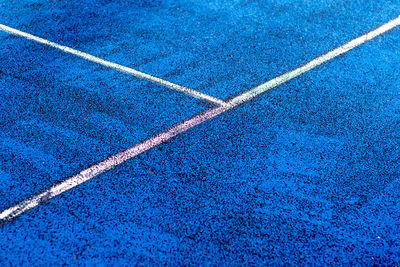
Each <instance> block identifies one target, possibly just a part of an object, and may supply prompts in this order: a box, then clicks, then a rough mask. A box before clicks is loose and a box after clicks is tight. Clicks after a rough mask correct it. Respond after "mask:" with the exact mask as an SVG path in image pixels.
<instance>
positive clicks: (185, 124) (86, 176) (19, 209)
mask: <svg viewBox="0 0 400 267" xmlns="http://www.w3.org/2000/svg"><path fill="white" fill-rule="evenodd" d="M399 25H400V16H399V17H398V18H396V19H394V20H391V21H389V22H387V23H385V24H383V25H382V26H380V27H378V28H376V29H375V30H373V31H370V32H368V33H366V34H364V35H362V36H360V37H358V38H356V39H354V40H352V41H350V42H348V43H345V44H344V45H341V46H339V47H338V48H336V49H333V50H331V51H330V52H328V53H326V54H323V55H321V56H319V57H317V58H315V59H313V60H311V61H309V62H308V63H307V64H305V65H303V66H300V67H298V68H296V69H294V70H292V71H289V72H287V73H285V74H283V75H281V76H279V77H277V78H274V79H272V80H271V81H268V82H266V83H263V84H261V85H259V86H257V87H255V88H253V89H251V90H249V91H247V92H245V93H243V94H241V95H239V96H237V97H235V98H233V99H231V100H230V101H229V102H228V103H229V104H230V106H226V107H221V106H220V107H213V108H210V109H208V110H206V111H203V112H201V113H198V114H196V115H194V116H193V117H190V118H188V119H186V120H184V121H182V122H179V123H177V124H175V125H174V126H172V127H171V128H169V129H167V130H165V131H163V132H161V133H159V134H157V135H154V136H153V137H151V138H149V139H147V140H145V141H144V142H142V143H139V144H137V145H135V146H133V147H131V148H129V149H127V150H125V151H122V152H120V153H118V154H115V155H114V156H111V157H109V158H107V159H105V160H103V161H101V162H100V163H97V164H95V165H93V166H91V167H89V168H87V169H85V170H83V171H81V172H80V173H78V174H76V175H74V176H72V177H70V178H67V179H66V180H64V181H62V182H60V183H58V184H55V185H53V186H52V187H50V188H48V189H47V190H45V191H43V192H42V193H39V194H36V195H33V196H32V197H30V198H28V199H25V200H23V201H21V202H19V203H17V204H15V205H13V206H11V207H9V208H8V209H5V210H3V211H2V212H1V213H0V220H1V221H0V222H7V221H9V220H11V219H13V218H14V217H16V216H18V215H19V214H21V213H24V212H25V211H27V210H29V209H32V208H33V207H36V206H37V205H39V204H40V203H42V202H44V201H47V200H48V199H51V198H53V197H55V196H57V195H60V194H62V193H63V192H65V191H68V190H70V189H72V188H74V187H76V186H78V185H80V184H82V183H84V182H86V181H88V180H90V179H92V178H94V177H96V176H98V175H99V174H101V173H103V172H105V171H108V170H110V169H112V168H114V167H116V166H118V165H120V164H121V163H123V162H125V161H127V160H129V159H131V158H133V157H136V156H137V155H140V154H142V153H144V152H145V151H148V150H150V149H152V148H154V147H156V146H158V145H160V144H162V143H164V142H166V141H168V140H170V139H171V138H173V137H174V136H176V135H178V134H181V133H183V132H185V131H187V130H189V129H191V128H193V127H195V126H196V125H199V124H200V123H202V122H205V121H208V120H210V119H212V118H214V117H215V116H218V115H220V114H222V113H224V112H226V111H228V110H230V109H232V108H233V107H236V106H238V105H240V104H242V103H245V102H247V101H250V100H251V99H253V98H254V97H256V96H258V95H260V94H262V93H264V92H266V91H268V90H270V89H272V88H275V87H276V86H279V85H281V84H282V83H284V82H287V81H289V80H291V79H293V78H295V77H297V76H299V75H301V74H302V73H304V72H306V71H309V70H311V69H313V68H315V67H317V66H319V65H321V64H322V63H323V62H326V61H328V60H330V59H332V58H334V57H337V56H339V55H341V54H343V53H345V52H347V51H349V50H351V49H353V48H355V47H357V46H358V45H361V44H363V43H365V42H367V41H369V40H371V39H373V38H375V37H377V36H379V35H381V34H383V33H385V32H387V31H389V30H390V29H393V28H395V27H397V26H399Z"/></svg>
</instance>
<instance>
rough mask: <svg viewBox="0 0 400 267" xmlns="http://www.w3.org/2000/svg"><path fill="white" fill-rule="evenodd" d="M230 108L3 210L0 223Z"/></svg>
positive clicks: (177, 126) (185, 123)
mask: <svg viewBox="0 0 400 267" xmlns="http://www.w3.org/2000/svg"><path fill="white" fill-rule="evenodd" d="M228 109H230V107H214V108H211V109H208V110H206V111H204V112H201V113H198V114H196V115H195V116H193V117H190V118H188V119H186V120H184V121H182V122H180V123H178V124H175V125H174V126H172V127H171V128H169V129H167V130H165V131H163V132H161V133H159V134H157V135H154V136H153V137H151V138H149V139H147V140H145V141H144V142H142V143H139V144H137V145H135V146H133V147H131V148H129V149H127V150H125V151H122V152H119V153H117V154H115V155H113V156H111V157H109V158H107V159H105V160H103V161H101V162H99V163H97V164H95V165H93V166H91V167H89V168H87V169H85V170H83V171H81V172H80V173H78V174H76V175H74V176H72V177H69V178H67V179H65V180H64V181H62V182H60V183H58V184H55V185H53V186H52V187H50V188H48V189H46V191H43V192H41V193H38V194H36V195H33V196H32V197H30V198H28V199H25V200H23V201H21V202H19V203H17V204H16V205H14V206H12V207H10V208H8V209H6V210H4V211H2V212H1V213H0V220H1V221H9V220H11V219H12V218H14V217H16V216H18V215H19V214H21V213H24V212H25V211H27V210H29V209H32V208H34V207H36V206H37V205H39V204H40V203H42V202H44V201H47V200H49V199H51V198H53V197H55V196H57V195H60V194H62V193H64V192H66V191H68V190H70V189H72V188H74V187H76V186H78V185H80V184H82V183H84V182H86V181H88V180H90V179H93V178H94V177H96V176H98V175H99V174H101V173H103V172H105V171H108V170H110V169H112V168H114V167H115V166H117V165H120V164H122V163H123V162H125V161H127V160H129V159H131V158H133V157H136V156H137V155H140V154H142V153H144V152H146V151H147V150H149V149H151V148H153V147H156V146H158V145H160V144H162V143H164V142H166V141H168V140H169V139H171V138H173V137H175V136H177V135H178V134H181V133H183V132H185V131H187V130H189V129H190V128H193V127H195V126H196V125H199V124H200V123H202V122H204V121H207V120H210V119H212V118H214V117H215V116H217V115H219V114H221V113H223V112H225V111H227V110H228Z"/></svg>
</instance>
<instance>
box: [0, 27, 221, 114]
mask: <svg viewBox="0 0 400 267" xmlns="http://www.w3.org/2000/svg"><path fill="white" fill-rule="evenodd" d="M0 30H2V31H4V32H7V33H10V34H13V35H16V36H20V37H24V38H26V39H29V40H32V41H35V42H38V43H41V44H44V45H48V46H51V47H53V48H56V49H59V50H61V51H64V52H66V53H69V54H72V55H75V56H78V57H80V58H83V59H86V60H88V61H91V62H94V63H97V64H100V65H103V66H105V67H108V68H111V69H115V70H117V71H120V72H124V73H127V74H130V75H132V76H135V77H137V78H140V79H144V80H147V81H150V82H153V83H156V84H159V85H162V86H165V87H167V88H170V89H172V90H175V91H178V92H181V93H184V94H187V95H190V96H192V97H195V98H197V99H201V100H204V101H207V102H211V103H214V104H216V105H220V106H227V103H225V102H224V101H223V100H221V99H218V98H215V97H213V96H209V95H206V94H203V93H201V92H198V91H196V90H193V89H190V88H187V87H184V86H181V85H178V84H175V83H172V82H169V81H166V80H163V79H160V78H157V77H155V76H152V75H150V74H147V73H144V72H141V71H138V70H134V69H132V68H129V67H125V66H122V65H120V64H117V63H113V62H110V61H107V60H104V59H101V58H98V57H95V56H92V55H89V54H87V53H84V52H81V51H78V50H75V49H73V48H70V47H68V46H64V45H60V44H57V43H54V42H51V41H48V40H46V39H43V38H40V37H37V36H35V35H32V34H29V33H26V32H22V31H20V30H17V29H14V28H11V27H8V26H6V25H3V24H0Z"/></svg>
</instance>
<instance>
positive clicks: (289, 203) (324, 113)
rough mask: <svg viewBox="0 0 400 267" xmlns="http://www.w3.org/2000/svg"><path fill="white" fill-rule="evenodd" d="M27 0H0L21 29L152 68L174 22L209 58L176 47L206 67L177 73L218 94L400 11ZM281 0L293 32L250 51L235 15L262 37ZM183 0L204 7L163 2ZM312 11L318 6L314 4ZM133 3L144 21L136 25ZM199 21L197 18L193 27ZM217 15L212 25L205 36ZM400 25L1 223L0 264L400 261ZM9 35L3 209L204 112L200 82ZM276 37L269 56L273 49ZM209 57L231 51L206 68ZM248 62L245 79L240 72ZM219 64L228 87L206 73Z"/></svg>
mask: <svg viewBox="0 0 400 267" xmlns="http://www.w3.org/2000/svg"><path fill="white" fill-rule="evenodd" d="M125 2H126V3H125ZM32 3H33V2H32ZM32 3H31V4H28V3H27V1H21V2H18V3H15V2H1V4H0V5H2V6H1V7H2V8H0V14H1V15H4V16H3V17H2V18H6V19H7V20H9V21H8V22H10V23H9V24H10V26H13V27H17V28H20V29H21V30H26V31H28V32H32V33H34V34H38V35H40V36H42V37H46V38H48V39H50V40H52V41H56V42H60V43H62V44H66V45H70V46H73V47H75V48H78V49H81V50H84V51H86V52H92V51H95V53H94V54H96V55H98V56H104V57H106V58H108V59H112V57H113V56H114V57H115V58H114V59H115V61H117V62H120V63H123V64H125V63H126V64H127V65H130V64H131V65H130V66H139V67H143V69H141V70H144V69H145V67H144V66H145V65H147V64H153V66H154V67H151V68H149V69H148V70H152V71H154V73H152V74H155V75H157V72H158V71H159V70H160V69H163V70H166V71H170V69H169V68H170V67H171V68H174V63H168V62H174V61H168V60H167V59H166V58H168V56H172V57H173V55H172V54H174V53H175V52H176V51H180V50H178V49H177V48H176V47H177V46H174V45H172V44H171V45H165V44H170V43H168V42H167V41H168V40H169V39H168V38H169V37H168V36H169V35H168V36H167V35H165V34H164V35H162V34H161V33H162V31H163V29H164V28H165V29H167V30H168V33H170V35H171V36H173V37H174V39H178V40H179V38H181V40H184V38H189V39H188V40H189V41H188V42H187V45H183V47H184V49H183V51H195V52H193V53H194V54H195V55H196V56H194V57H193V58H190V57H189V59H186V56H179V52H176V53H177V54H176V58H178V59H179V60H183V62H185V61H186V60H188V61H190V62H191V63H192V62H193V63H194V64H197V65H195V66H193V68H192V69H190V68H189V65H190V64H189V65H187V64H186V65H185V64H183V65H182V71H184V72H185V71H186V70H187V71H188V73H190V75H189V74H188V76H187V78H180V77H184V76H179V75H181V72H180V71H177V72H174V73H176V74H174V73H173V74H170V75H169V76H168V75H167V76H166V77H169V78H172V79H171V80H173V81H175V82H176V81H181V82H188V83H182V84H183V85H189V84H190V83H193V81H196V80H197V79H198V81H201V82H203V81H205V85H207V86H205V87H204V88H205V90H207V88H212V87H213V86H214V88H217V89H210V92H211V91H213V92H218V90H221V95H222V96H224V95H226V96H228V95H231V94H234V93H237V92H239V91H243V90H245V89H246V88H247V86H250V85H251V83H253V82H254V83H258V80H257V79H260V80H261V81H265V80H267V79H268V76H274V75H275V74H277V73H279V72H280V71H283V70H286V68H290V67H292V65H294V64H295V63H297V61H296V60H298V61H301V60H302V59H309V57H310V56H312V55H314V53H315V54H318V53H320V52H322V51H324V50H326V49H329V48H332V46H334V45H336V44H339V43H340V42H342V41H347V40H349V39H351V38H353V37H356V35H357V34H359V33H361V32H363V31H364V30H367V29H370V28H371V27H374V26H378V25H379V23H383V22H385V21H387V20H389V19H391V18H393V15H396V16H397V15H398V14H396V12H398V10H399V5H398V4H397V3H396V2H393V1H377V2H373V3H369V1H352V2H351V3H350V2H343V1H339V2H328V1H325V2H323V4H321V3H318V4H317V3H315V4H307V2H300V1H297V2H290V3H289V2H282V1H275V2H272V1H268V2H266V3H262V2H261V1H260V2H259V1H248V2H243V5H242V3H241V2H234V3H233V4H232V2H223V3H221V2H220V3H221V4H219V5H217V4H216V3H209V4H204V5H203V4H202V5H200V4H192V5H189V4H182V3H180V2H177V3H175V4H171V3H169V2H155V4H152V5H150V6H148V5H147V6H140V5H139V4H138V2H130V1H124V2H113V4H111V3H106V2H97V4H96V5H93V2H89V1H80V2H79V3H78V2H72V3H71V4H66V3H62V2H58V1H57V2H56V1H55V2H50V1H49V2H45V1H43V2H38V3H40V4H41V5H40V4H32ZM103 4H104V6H103ZM124 4H126V5H127V6H123V5H124ZM171 6H172V7H173V8H172V7H171ZM3 7H4V8H3ZM11 7H14V8H15V9H12V8H11ZM45 7H46V8H45ZM89 7H92V9H90V8H89ZM128 7H129V8H128ZM270 7H280V8H278V10H280V12H277V13H274V15H275V16H276V21H277V22H276V23H277V24H276V25H275V28H273V27H272V28H273V29H274V30H272V32H273V33H275V34H278V31H277V29H279V30H281V29H284V30H283V31H280V32H283V33H284V34H285V35H284V36H283V37H282V36H281V37H279V36H278V37H276V39H273V40H272V39H267V37H270V34H266V35H261V36H260V37H259V38H260V41H259V42H258V43H257V44H258V45H259V46H257V47H261V48H262V49H260V50H257V51H255V50H253V52H247V51H252V48H251V47H248V46H247V47H246V46H245V44H246V36H247V35H246V31H240V29H239V28H236V27H239V26H240V25H242V24H241V23H240V22H242V21H243V20H240V19H239V18H242V17H241V16H237V15H236V14H237V13H243V12H244V13H246V12H247V13H246V14H248V19H249V20H250V21H251V22H249V23H248V25H247V28H249V29H250V30H249V31H251V33H257V32H259V33H263V32H264V31H265V28H268V27H267V26H268V25H269V24H270V23H272V22H271V20H272V19H270V20H269V21H267V22H268V24H264V23H267V22H265V20H263V19H260V20H258V18H259V17H260V16H261V15H262V14H269V13H268V12H271V8H270ZM177 8H181V10H184V11H185V12H188V11H191V12H189V15H186V16H183V14H182V13H184V12H182V13H173V15H171V12H168V11H171V10H176V9H177ZM93 10H98V12H95V11H93ZM121 10H122V11H126V12H125V13H124V12H121ZM132 10H133V11H132ZM315 10H319V11H321V12H322V13H321V14H319V15H317V16H314V17H312V16H310V14H312V12H315ZM100 11H101V12H100ZM35 12H36V13H35ZM102 12H103V13H102ZM129 12H136V13H135V14H139V15H137V16H136V17H135V18H136V19H141V21H140V22H142V23H133V22H129V21H128V22H126V21H127V20H126V17H125V16H126V15H129V14H131V15H132V14H133V13H129ZM163 12H164V13H163ZM281 13H283V15H282V16H283V17H282V19H281V20H279V16H278V15H277V14H281ZM14 14H19V16H17V15H14ZM73 14H80V15H82V16H73ZM96 14H103V15H102V16H97V17H96ZM140 14H142V15H140ZM224 14H225V16H223V15H224ZM296 14H297V15H298V16H296ZM299 14H302V16H304V20H301V19H299V17H301V16H300V15H299ZM303 14H304V15H303ZM324 14H328V15H324ZM329 14H330V15H329ZM22 15H24V16H22ZM167 15H168V16H171V17H172V18H170V20H168V19H167V18H169V17H168V16H167ZM228 15H229V16H228ZM46 16H47V17H46ZM49 17H51V18H52V19H49ZM131 17H133V16H131ZM220 17H221V19H220V20H219V18H220ZM231 17H232V18H233V19H232V21H231V24H229V23H227V24H229V25H230V26H229V27H227V26H225V28H224V25H226V24H224V23H225V22H226V21H228V22H229V18H231ZM306 17H307V18H308V19H309V20H310V22H308V23H309V24H307V23H306V19H305V18H306ZM189 18H191V19H193V20H192V21H193V23H191V24H190V23H189V24H183V25H185V26H184V27H183V26H182V27H179V25H181V24H177V23H172V22H171V21H185V22H187V20H188V19H189ZM256 18H257V19H256ZM294 18H296V19H299V20H295V19H294ZM310 18H312V19H310ZM264 19H265V17H264ZM56 21H57V24H55V22H56ZM123 21H125V22H126V23H128V24H123V23H122V22H123ZM165 21H166V22H165ZM198 21H200V22H201V23H200V24H199V25H201V26H198V27H197V28H196V27H195V28H193V27H194V26H195V25H196V23H197V22H198ZM39 22H47V24H45V25H44V24H41V23H39ZM156 22H158V23H159V24H157V23H156ZM162 22H165V23H164V24H165V25H163V24H162ZM167 22H168V23H167ZM194 22H196V23H194ZM233 22H234V23H233ZM284 22H285V23H284ZM1 23H4V24H7V21H2V22H1ZM129 23H130V24H129ZM82 25H87V26H86V29H84V28H82ZM117 25H120V27H119V28H116V27H113V26H117ZM138 25H139V26H138ZM151 25H159V27H155V26H154V27H153V28H151V27H152V26H151ZM219 25H222V26H221V27H217V26H219ZM232 25H233V26H232ZM343 25H345V26H343ZM346 25H347V26H346ZM46 26H48V27H46ZM103 26H104V27H103ZM107 27H109V28H107ZM132 27H133V28H132ZM135 27H141V28H143V29H144V30H143V31H142V35H143V38H141V39H140V40H141V41H140V42H141V45H142V46H141V47H140V46H139V45H137V43H135V41H136V40H137V36H138V35H137V34H136V31H133V30H132V32H134V33H135V34H134V35H133V37H131V38H129V37H128V36H129V35H130V34H132V32H130V31H129V29H136V28H135ZM146 27H147V31H146V30H145V29H146ZM207 27H208V28H207ZM258 27H259V28H258ZM285 27H286V28H285ZM307 27H308V28H307ZM204 28H205V29H204ZM324 28H325V31H324V30H322V29H324ZM30 29H32V31H30ZM66 29H67V31H66ZM111 29H114V30H111ZM171 29H174V31H171ZM210 29H211V30H213V31H211V32H214V33H215V37H214V38H210V37H209V36H207V35H206V33H209V32H210ZM302 29H309V35H308V36H307V38H306V39H305V40H303V41H302V42H304V43H303V46H302V45H299V43H298V41H296V40H297V39H296V33H298V32H303V31H302ZM313 30H315V32H313ZM229 31H231V32H229ZM227 33H232V34H231V35H229V34H227ZM233 33H234V34H233ZM240 33H243V35H240ZM399 33H400V32H399V30H394V31H392V32H391V33H388V34H386V35H384V36H382V37H379V38H377V39H376V40H373V41H372V42H370V43H368V44H365V45H363V46H362V47H360V48H357V49H356V50H354V51H351V52H350V53H349V54H347V55H345V56H342V57H340V58H338V59H335V60H334V61H333V62H331V63H329V64H326V65H324V66H322V67H321V68H318V69H315V70H313V71H311V72H309V73H307V74H305V75H303V76H302V77H300V78H298V79H296V80H293V81H291V82H289V83H287V84H285V85H283V86H281V87H279V88H277V89H275V90H274V91H272V92H270V93H268V94H266V95H263V96H262V97H260V98H258V99H257V100H255V101H253V102H250V103H247V104H245V105H243V106H241V107H239V108H238V109H235V110H232V111H230V112H228V113H226V114H224V115H222V116H220V117H218V118H216V119H214V120H212V121H210V122H207V123H204V124H202V125H201V126H199V127H197V128H194V129H192V130H190V131H188V132H187V133H185V134H183V135H182V136H179V137H178V138H175V139H174V140H171V141H170V142H168V144H165V145H162V146H159V147H157V148H156V149H154V150H152V151H150V152H148V153H145V154H143V155H141V156H139V157H137V158H135V159H133V160H131V161H129V162H127V163H126V164H124V165H122V166H119V167H117V168H115V169H113V170H112V171H110V172H108V173H106V174H104V175H101V176H99V177H98V178H96V179H94V180H92V181H90V182H88V183H86V184H84V185H81V186H79V187H78V188H76V189H74V190H72V191H69V192H67V193H66V194H64V195H62V196H60V197H58V198H56V199H53V200H51V201H49V202H48V203H46V204H45V205H42V206H40V207H38V208H36V209H33V210H31V211H29V212H28V213H26V214H24V215H22V216H20V217H18V218H17V219H15V220H14V221H12V222H11V223H9V224H6V225H3V226H1V228H0V233H1V234H0V247H1V248H2V250H0V263H1V264H2V265H10V264H14V265H21V264H22V265H23V264H25V265H29V264H32V263H35V264H36V265H52V264H64V263H66V264H74V263H75V264H80V265H92V264H110V265H111V264H113V265H118V264H119V265H128V264H132V263H141V264H143V265H149V264H154V265H160V264H165V263H169V264H171V265H176V264H184V263H187V264H189V263H191V264H204V265H206V264H214V265H222V264H226V265H235V264H242V265H243V264H246V265H248V264H257V265H261V264H270V265H273V264H275V265H283V264H293V265H295V264H296V265H298V264H309V265H326V264H331V265H349V264H353V265H356V264H360V265H374V264H376V265H396V264H397V265H398V264H399V262H400V258H399V255H400V249H399V248H400V243H399V240H400V236H399V230H400V225H399V221H400V212H399V211H400V207H399V205H398V201H397V200H398V198H399V197H400V195H399V192H400V190H399V189H400V183H399V177H400V173H399V170H400V168H399V167H400V165H399V164H400V163H399V162H400V156H399V155H400V150H399V149H400V148H399V146H400V136H399V132H400V129H399V127H400V111H399V105H400V94H399V87H400V73H399V71H398V66H399V63H400V55H399V52H398V51H399V49H398V48H399V47H398V43H399V41H400V34H399ZM280 34H282V33H280ZM113 36H114V37H115V36H117V37H121V38H116V39H114V38H113ZM160 36H161V38H158V37H160ZM185 36H186V37H185ZM196 36H197V37H201V38H200V41H199V43H197V44H196V40H198V39H196V38H194V37H196ZM248 36H253V37H254V36H257V35H256V34H254V35H253V34H250V33H249V34H248ZM285 36H286V37H285ZM156 37H157V38H156ZM178 37H179V38H178ZM217 37H218V38H217ZM240 37H243V38H242V39H241V40H240ZM0 38H1V40H2V45H1V48H0V49H1V53H0V60H1V62H2V63H3V62H5V64H2V66H1V69H0V71H1V74H0V79H1V87H2V90H1V93H0V95H1V109H0V110H1V111H0V112H1V113H0V114H1V118H2V120H1V121H2V124H1V127H2V132H1V134H2V137H1V148H2V152H1V153H3V155H2V156H1V161H2V165H1V172H0V177H1V179H2V180H1V181H2V183H1V184H2V186H3V187H2V188H1V190H0V194H1V195H0V198H1V200H2V201H1V205H3V206H4V205H6V204H7V203H12V202H14V201H16V200H18V199H19V198H21V197H23V196H25V195H29V194H30V193H32V192H36V191H37V190H39V189H41V188H44V187H46V186H48V185H49V184H51V183H52V182H53V179H54V180H57V179H59V178H60V177H61V178H64V177H63V175H69V174H72V173H74V172H76V170H78V169H81V168H84V167H86V166H88V165H89V164H91V163H94V162H95V161H97V160H98V159H101V158H103V157H106V156H107V155H109V154H110V153H114V152H115V151H119V150H121V149H123V148H126V147H127V146H129V145H130V144H131V143H135V142H137V140H142V139H144V138H145V137H147V136H149V135H151V134H152V133H155V132H157V131H159V130H161V129H164V128H165V127H168V126H169V125H171V124H173V123H175V122H177V121H179V120H180V119H181V118H184V117H186V116H189V115H191V114H194V113H195V112H196V111H198V110H201V109H204V106H202V105H199V102H198V101H195V100H191V99H190V98H188V97H187V96H184V95H179V94H171V93H170V91H167V92H166V91H164V89H163V88H160V87H154V86H151V85H149V83H144V82H140V81H137V80H136V79H133V78H130V77H127V76H125V75H123V74H117V73H116V72H114V71H110V70H107V69H103V68H100V67H97V66H95V65H93V64H91V63H87V62H85V61H83V60H78V59H76V58H74V57H72V56H66V55H63V54H62V53H61V52H57V51H54V50H52V49H50V48H45V47H42V46H40V45H36V44H33V43H31V42H29V41H25V40H21V39H19V38H15V37H9V36H8V35H6V34H0ZM154 38H156V39H157V40H156V41H155V42H154V43H153V46H152V42H151V41H152V40H153V41H154ZM224 38H226V40H225V41H227V43H235V42H236V44H241V45H242V46H237V45H236V46H233V45H232V46H231V47H230V46H229V47H230V48H231V49H233V47H239V48H238V51H237V58H238V57H239V58H241V57H244V56H246V55H247V53H249V54H250V55H251V53H255V54H256V55H257V57H258V58H257V59H258V60H256V58H254V59H253V60H252V61H250V63H249V64H250V65H249V68H241V66H242V63H243V62H238V63H237V64H236V63H233V62H235V61H234V60H233V61H229V60H228V61H223V60H219V59H221V57H222V56H221V54H220V53H219V52H221V51H222V49H223V48H226V47H227V46H226V45H225V47H222V46H221V44H224V43H223V42H224ZM171 40H172V39H171ZM228 41H229V42H228ZM291 41H292V42H294V43H295V45H293V46H291V45H290V42H291ZM118 42H125V45H126V46H124V45H122V44H121V45H119V43H118ZM164 42H165V43H164ZM296 42H297V43H296ZM249 43H254V40H252V39H250V40H249ZM161 44H164V46H163V45H161ZM185 44H186V43H185ZM130 45H131V46H130ZM133 46H134V47H137V50H133V49H132V48H133ZM221 47H222V48H221ZM229 47H228V48H229ZM268 47H273V53H270V54H268V53H267V54H264V53H263V51H268V49H267V48H268ZM146 48H147V49H148V50H146ZM275 48H276V49H277V50H275ZM306 48H307V49H306ZM96 49H97V50H96ZM102 49H104V50H102ZM107 49H109V50H107ZM170 49H172V50H170ZM196 49H197V50H196ZM247 49H249V50H247ZM115 50H117V51H115ZM228 50H229V49H228ZM101 51H103V53H104V54H102V52H101ZM130 51H134V52H132V53H129V52H130ZM162 51H164V52H165V54H163V52H162ZM231 51H233V50H231ZM140 52H142V53H143V54H139V55H140V56H136V55H138V54H137V53H140ZM190 53H192V52H190ZM303 53H304V54H303ZM119 55H120V56H119ZM126 55H128V56H126ZM150 55H152V56H150ZM163 55H165V56H166V57H163ZM174 55H175V54H174ZM181 55H183V54H181ZM185 55H186V54H185ZM286 55H292V56H294V57H295V58H296V59H294V61H290V60H292V59H290V58H286V57H285V56H286ZM128 57H130V58H128ZM263 57H265V58H266V57H268V60H269V61H266V60H265V58H263ZM203 59H204V61H202V60H203ZM119 60H121V61H119ZM123 60H127V61H126V62H124V61H123ZM140 60H142V61H140ZM164 60H166V61H164ZM213 60H214V61H215V62H219V64H220V65H215V64H209V63H210V62H213ZM139 61H140V62H143V63H140V62H139ZM153 61H154V63H152V62H153ZM138 62H139V63H138ZM265 62H267V63H265ZM239 63H240V64H239ZM261 63H265V64H261ZM208 64H209V65H208ZM31 66H32V67H31ZM149 66H150V65H149ZM156 66H157V67H156ZM176 66H178V64H177V65H176ZM206 66H208V67H206ZM218 66H221V67H220V68H218ZM274 66H281V67H282V70H281V69H279V68H278V67H274ZM197 68H198V69H197ZM247 69H250V70H251V71H254V72H258V71H260V73H261V74H263V73H264V74H265V77H264V78H263V77H262V75H260V76H254V77H253V76H251V75H249V74H248V73H250V72H247V71H248V70H247ZM227 70H229V71H227ZM212 71H215V72H214V74H211V73H212ZM159 73H162V72H159ZM242 73H243V75H244V76H243V77H245V78H243V80H242V78H238V79H239V80H241V81H242V82H243V84H241V83H239V82H237V81H236V80H235V79H234V77H240V75H241V74H242ZM202 75H203V76H202ZM213 75H214V77H216V78H220V77H221V78H220V79H222V80H221V81H222V82H223V83H226V84H228V85H229V86H227V87H223V88H221V87H220V86H219V85H218V84H221V83H220V82H218V81H215V80H214V81H213V80H212V79H211V80H210V81H207V80H208V78H209V77H213ZM223 75H226V76H223ZM247 75H249V76H247ZM223 77H225V78H223ZM203 78H205V79H204V80H203ZM253 78H254V80H253ZM174 79H175V80H174ZM185 79H186V80H185ZM191 79H192V80H191ZM139 89H140V90H139ZM104 90H106V91H104ZM107 90H109V91H108V92H107ZM142 90H144V91H142ZM235 90H236V91H235ZM132 92H134V93H132ZM138 94H139V95H138ZM221 95H216V96H217V97H218V96H219V97H220V96H221ZM150 96H152V97H150ZM155 96H161V97H159V98H157V97H155ZM143 99H145V101H143ZM154 99H156V100H154ZM121 101H122V103H121ZM153 101H154V102H153ZM164 112H165V113H164ZM132 116H135V118H136V116H137V118H136V120H132ZM146 123H148V124H146ZM92 127H95V128H92ZM43 162H44V163H43ZM41 164H44V165H41Z"/></svg>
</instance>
